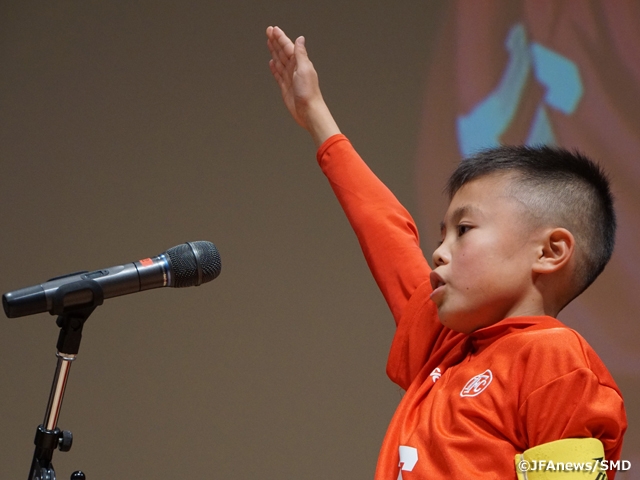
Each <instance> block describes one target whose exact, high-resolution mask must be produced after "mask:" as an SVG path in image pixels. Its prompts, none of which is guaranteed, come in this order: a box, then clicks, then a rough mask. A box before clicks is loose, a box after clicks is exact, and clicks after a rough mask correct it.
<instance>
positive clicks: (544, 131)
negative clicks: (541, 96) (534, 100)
mask: <svg viewBox="0 0 640 480" xmlns="http://www.w3.org/2000/svg"><path fill="white" fill-rule="evenodd" d="M555 143H556V137H555V135H554V134H553V128H552V127H551V121H549V117H548V116H547V109H546V108H545V106H544V104H542V103H541V104H540V105H538V109H537V110H536V114H535V117H533V125H531V130H529V136H528V137H527V140H526V142H525V144H526V145H553V144H555Z"/></svg>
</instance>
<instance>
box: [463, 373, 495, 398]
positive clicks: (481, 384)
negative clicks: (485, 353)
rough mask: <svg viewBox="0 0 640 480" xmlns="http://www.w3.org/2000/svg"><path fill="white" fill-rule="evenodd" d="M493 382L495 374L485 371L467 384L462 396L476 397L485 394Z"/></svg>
mask: <svg viewBox="0 0 640 480" xmlns="http://www.w3.org/2000/svg"><path fill="white" fill-rule="evenodd" d="M491 380H493V373H491V370H485V371H484V372H482V373H481V374H479V375H476V376H475V377H473V378H472V379H471V380H469V381H468V382H467V384H466V385H465V386H464V388H463V389H462V391H461V392H460V396H461V397H475V396H476V395H480V394H481V393H482V392H484V390H485V388H487V387H488V386H489V384H490V383H491Z"/></svg>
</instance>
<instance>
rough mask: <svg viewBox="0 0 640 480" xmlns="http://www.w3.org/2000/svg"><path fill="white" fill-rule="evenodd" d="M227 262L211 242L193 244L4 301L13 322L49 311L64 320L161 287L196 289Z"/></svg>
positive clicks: (67, 278)
mask: <svg viewBox="0 0 640 480" xmlns="http://www.w3.org/2000/svg"><path fill="white" fill-rule="evenodd" d="M221 269H222V263H221V260H220V254H219V253H218V249H217V248H216V247H215V245H214V244H213V243H211V242H205V241H198V242H187V243H183V244H182V245H177V246H175V247H173V248H170V249H169V250H167V251H166V252H164V253H161V254H160V255H158V256H155V257H151V258H144V259H142V260H139V261H137V262H133V263H127V264H124V265H117V266H115V267H110V268H105V269H102V270H95V271H93V272H86V271H84V272H76V273H71V274H69V275H64V276H61V277H55V278H52V279H51V280H49V281H47V282H45V283H41V284H40V285H35V286H33V287H27V288H21V289H20V290H15V291H13V292H8V293H5V294H4V295H3V296H2V306H3V307H4V312H5V313H6V315H7V317H9V318H16V317H23V316H25V315H33V314H36V313H42V312H49V313H51V314H52V315H60V314H62V313H64V312H67V311H69V310H71V309H73V308H82V307H83V306H88V305H91V304H92V302H96V296H97V297H100V298H99V301H97V304H98V305H99V304H101V303H102V299H106V298H111V297H118V296H120V295H127V294H129V293H135V292H141V291H143V290H149V289H151V288H158V287H175V288H182V287H192V286H196V287H197V286H199V285H201V284H203V283H206V282H210V281H211V280H213V279H214V278H216V277H217V276H218V275H219V274H220V270H221Z"/></svg>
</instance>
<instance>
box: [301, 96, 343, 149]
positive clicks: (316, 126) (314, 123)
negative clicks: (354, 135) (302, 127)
mask: <svg viewBox="0 0 640 480" xmlns="http://www.w3.org/2000/svg"><path fill="white" fill-rule="evenodd" d="M305 123H306V125H307V131H308V132H309V133H310V134H311V137H312V138H313V142H314V143H315V145H316V148H319V147H320V145H322V144H323V143H324V142H325V140H327V139H328V138H329V137H331V136H333V135H336V134H338V133H340V129H339V128H338V124H337V123H336V122H335V120H334V119H333V116H332V115H331V112H330V111H329V107H327V104H326V103H325V102H324V100H323V99H322V98H320V99H319V100H316V101H315V102H313V103H310V104H309V106H308V108H307V109H306V111H305Z"/></svg>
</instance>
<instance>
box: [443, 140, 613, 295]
mask: <svg viewBox="0 0 640 480" xmlns="http://www.w3.org/2000/svg"><path fill="white" fill-rule="evenodd" d="M494 173H508V174H513V179H514V181H513V185H512V187H511V192H510V193H511V194H513V195H514V196H516V197H517V198H518V199H519V200H520V201H522V202H523V203H524V204H525V205H526V206H527V209H528V211H529V212H530V213H531V215H532V217H533V219H534V220H535V221H536V222H537V223H538V224H540V225H543V224H553V226H558V227H562V228H566V229H567V230H569V231H570V232H571V233H572V234H573V236H574V238H575V240H576V250H577V252H578V255H579V256H578V262H577V267H576V272H575V277H574V278H575V280H576V282H575V285H574V289H573V290H574V291H573V292H572V295H571V296H570V298H569V300H568V301H570V300H571V299H573V298H575V297H576V296H578V295H579V294H580V293H582V292H583V291H584V290H585V289H586V288H587V287H588V286H589V285H591V283H592V282H593V281H594V280H595V279H596V278H597V277H598V275H600V273H601V272H602V271H603V270H604V267H605V265H606V264H607V263H608V262H609V259H610V258H611V254H612V253H613V246H614V243H615V233H616V216H615V211H614V208H613V196H612V194H611V191H610V188H609V181H608V179H607V175H606V174H605V172H604V171H603V170H602V168H601V167H600V166H599V165H598V164H596V163H595V162H593V161H592V160H590V159H589V158H587V157H586V156H585V155H583V154H582V153H579V152H577V151H575V152H570V151H568V150H566V149H563V148H558V147H549V146H537V147H529V146H501V147H496V148H491V149H487V150H483V151H481V152H479V153H477V154H475V155H473V156H471V157H469V158H467V159H465V160H463V161H462V162H461V163H460V165H459V166H458V168H457V169H456V170H455V171H454V172H453V174H452V175H451V177H450V178H449V182H448V183H447V187H446V191H447V193H448V194H449V200H451V199H452V198H453V196H454V195H455V193H456V192H457V191H458V190H459V189H460V188H461V187H462V186H463V185H464V184H466V183H468V182H470V181H472V180H474V179H477V178H479V177H482V176H485V175H489V174H494Z"/></svg>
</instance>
